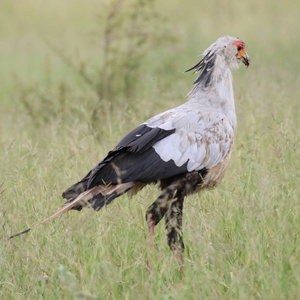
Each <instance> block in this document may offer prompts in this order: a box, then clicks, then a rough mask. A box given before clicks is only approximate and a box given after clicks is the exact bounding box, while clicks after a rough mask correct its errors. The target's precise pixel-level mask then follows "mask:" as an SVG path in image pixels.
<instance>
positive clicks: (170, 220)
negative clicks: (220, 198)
mask: <svg viewBox="0 0 300 300" xmlns="http://www.w3.org/2000/svg"><path fill="white" fill-rule="evenodd" d="M202 181H203V178H202V176H201V174H200V173H198V172H192V173H187V174H186V175H185V177H184V178H181V179H180V180H178V181H177V182H176V193H175V196H174V200H173V201H172V202H171V203H170V206H169V209H168V211H167V212H166V215H165V220H166V230H167V239H168V245H169V247H170V249H171V250H172V252H173V253H174V255H175V257H176V259H177V261H178V263H179V266H180V269H181V272H182V274H183V276H184V266H183V265H184V259H183V255H182V253H183V251H184V243H183V238H182V212H183V201H184V197H185V196H186V195H188V194H190V193H192V192H193V191H194V190H195V189H196V187H197V186H198V185H199V184H201V182H202Z"/></svg>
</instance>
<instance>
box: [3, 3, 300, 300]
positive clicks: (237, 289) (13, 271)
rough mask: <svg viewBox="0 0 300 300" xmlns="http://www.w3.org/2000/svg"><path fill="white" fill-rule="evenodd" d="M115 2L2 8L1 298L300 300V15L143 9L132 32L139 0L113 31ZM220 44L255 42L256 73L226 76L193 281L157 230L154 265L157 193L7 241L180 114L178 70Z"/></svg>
mask: <svg viewBox="0 0 300 300" xmlns="http://www.w3.org/2000/svg"><path fill="white" fill-rule="evenodd" d="M112 2H113V1H79V0H77V1H73V0H72V1H50V2H41V1H29V0H23V1H21V2H20V1H16V0H12V1H0V40H1V42H0V43H1V46H0V61H1V64H0V65H1V67H0V82H1V86H0V104H1V110H0V132H1V134H0V186H1V187H0V225H1V228H2V231H1V234H0V299H61V298H63V299H74V298H78V299H298V298H299V293H300V286H299V285H300V241H299V225H300V202H299V198H300V197H299V196H300V184H299V182H300V176H299V175H300V162H299V158H300V150H299V148H300V142H299V140H300V135H299V128H300V118H299V115H300V105H299V97H300V75H299V70H300V58H299V55H298V49H299V48H300V39H299V30H300V23H299V11H300V3H299V2H297V1H292V0H289V1H285V2H284V3H283V2H282V1H277V0H276V1H270V0H267V1H258V0H255V1H251V2H247V1H238V2H237V1H215V2H213V1H196V0H193V1H192V0H191V1H171V0H167V1H160V2H158V1H157V3H156V5H155V7H154V8H152V7H151V5H150V4H149V3H148V2H145V3H146V4H145V5H144V6H140V11H139V13H138V16H141V18H140V19H138V18H137V19H134V18H135V17H134V11H135V7H136V6H134V5H136V3H137V2H136V1H133V0H131V1H125V2H124V3H123V6H121V8H120V11H119V12H118V14H117V18H116V19H111V20H109V19H107V16H108V15H109V11H111V7H112V6H111V4H110V3H112ZM155 13H157V14H158V15H156V14H155ZM133 20H135V21H134V22H137V24H138V25H139V26H135V27H134V26H131V27H130V24H131V25H132V24H134V23H132V22H133ZM107 22H111V23H110V24H111V25H110V26H111V28H112V29H113V32H112V37H113V42H112V47H111V52H110V53H109V60H108V62H109V65H110V67H108V68H107V69H106V73H105V72H104V71H103V70H104V67H103V66H104V62H105V58H104V54H103V49H104V46H105V43H104V34H103V32H104V29H105V28H106V27H105V26H107ZM132 28H134V29H136V28H139V30H140V31H139V30H137V31H130V30H133V29H132ZM128 30H129V31H128ZM128 32H129V33H128ZM225 34H229V35H233V36H239V37H240V38H241V39H243V40H244V41H245V42H246V43H247V44H248V54H249V55H250V58H251V60H252V65H251V66H250V67H249V69H247V70H246V69H245V68H243V67H241V69H240V70H236V71H234V72H233V77H234V90H235V99H236V110H237V116H238V132H237V135H236V143H235V151H234V154H233V156H232V159H231V163H230V168H229V170H228V172H227V174H226V176H225V178H224V180H223V182H222V184H221V185H220V186H219V187H218V188H217V189H215V190H213V191H205V192H203V193H201V194H199V195H196V196H191V197H188V198H187V199H186V202H185V210H184V220H183V222H184V228H183V229H184V240H185V244H186V251H185V254H184V256H185V260H186V266H185V268H186V278H185V279H182V278H181V273H180V271H179V268H178V265H177V262H176V260H175V259H174V257H173V256H172V253H171V251H170V250H169V249H168V246H167V243H166V237H165V231H164V224H163V222H162V224H159V225H158V226H157V229H156V235H155V250H154V252H153V253H148V248H147V237H148V235H147V226H146V222H145V211H146V209H147V207H148V206H149V205H150V204H151V203H152V202H153V201H154V200H155V197H157V196H158V195H159V190H158V189H157V187H147V188H146V189H144V190H143V191H142V192H141V193H140V194H138V195H137V196H135V197H134V198H133V199H128V198H127V196H122V197H120V198H119V199H117V200H116V201H115V202H114V203H113V204H111V205H110V206H108V207H107V208H106V209H104V210H102V211H101V212H99V213H95V212H92V211H89V210H84V211H82V212H80V213H77V212H71V213H69V214H66V215H64V216H62V217H60V218H59V219H57V220H55V221H53V222H51V223H49V224H47V225H44V226H41V227H39V228H37V229H36V230H34V231H32V232H30V233H29V234H27V235H25V236H22V237H19V238H15V239H13V240H8V236H10V235H11V234H14V233H17V232H19V231H21V230H24V229H26V228H27V227H30V226H31V225H33V224H34V223H36V222H37V221H41V220H43V219H44V218H46V217H47V216H49V215H50V214H51V213H53V212H54V211H56V209H57V208H59V207H60V206H61V205H62V204H63V200H62V199H61V197H60V195H61V192H62V191H64V189H66V188H67V187H69V186H70V185H71V184H72V183H74V182H76V181H77V180H79V179H80V178H81V177H82V176H84V175H85V173H87V171H89V170H90V168H91V167H93V166H94V165H95V164H96V163H97V162H98V161H99V160H100V159H101V158H102V157H103V156H104V155H105V154H106V153H107V151H109V150H110V149H112V148H113V147H114V146H115V144H116V143H117V142H118V141H119V140H120V138H122V137H123V136H124V135H125V134H126V133H127V132H128V131H129V130H131V129H133V128H134V127H135V126H136V125H138V124H139V123H142V122H143V121H144V120H146V119H147V118H149V117H151V116H152V115H154V114H156V113H159V112H161V111H163V110H166V109H168V108H171V107H175V106H177V105H179V104H181V103H183V101H185V98H184V97H185V95H186V94H187V92H188V91H189V90H190V88H191V87H192V82H193V79H194V76H191V75H189V74H182V72H183V71H184V70H186V69H188V68H189V67H191V66H192V65H193V64H195V63H196V62H197V60H198V59H199V57H197V55H198V54H200V53H201V52H202V51H203V50H204V49H205V48H206V47H207V46H209V45H210V44H211V43H212V42H214V41H215V40H216V39H217V38H218V37H219V36H222V35H225ZM145 36H146V37H147V39H146V40H144V39H143V37H145ZM130 37H131V38H130ZM54 48H55V49H56V50H54ZM68 60H69V61H71V62H72V66H70V65H69V64H68ZM84 75H87V76H88V77H89V78H90V79H92V81H93V84H95V86H93V85H91V84H89V83H87V82H86V80H84V78H83V76H84ZM108 79H109V80H108ZM105 82H106V85H105ZM2 183H3V184H2ZM1 184H2V185H1ZM148 256H150V257H151V259H152V262H153V265H154V268H153V274H152V277H151V278H150V279H148V276H147V263H146V262H147V257H148ZM43 271H45V272H47V274H48V275H49V276H50V277H49V278H48V279H47V280H43V279H42V277H43Z"/></svg>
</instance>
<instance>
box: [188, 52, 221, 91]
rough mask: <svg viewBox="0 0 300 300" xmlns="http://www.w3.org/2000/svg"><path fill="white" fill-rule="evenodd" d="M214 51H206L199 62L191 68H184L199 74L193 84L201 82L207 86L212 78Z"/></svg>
mask: <svg viewBox="0 0 300 300" xmlns="http://www.w3.org/2000/svg"><path fill="white" fill-rule="evenodd" d="M215 59H216V55H215V53H212V52H208V53H207V54H206V55H205V56H204V57H203V58H202V59H201V60H200V62H199V63H197V64H196V65H195V66H193V67H192V68H190V69H188V70H186V71H185V72H189V71H193V70H194V73H199V72H200V74H199V76H198V77H197V79H196V80H195V82H194V84H197V83H198V84H202V85H203V86H204V87H207V86H209V84H210V83H211V79H212V73H213V70H214V66H215Z"/></svg>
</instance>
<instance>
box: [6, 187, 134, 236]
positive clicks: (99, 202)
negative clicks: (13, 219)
mask: <svg viewBox="0 0 300 300" xmlns="http://www.w3.org/2000/svg"><path fill="white" fill-rule="evenodd" d="M134 186H135V183H134V182H128V183H121V184H118V185H111V186H103V185H98V186H95V187H93V188H92V189H89V190H87V191H84V192H83V193H81V194H80V195H79V196H77V197H74V198H72V199H70V200H69V201H67V202H66V203H65V204H64V205H63V206H62V207H61V208H60V209H59V210H58V211H57V212H55V213H54V214H53V215H52V216H50V217H48V218H47V219H45V220H43V221H41V222H39V223H37V224H35V225H34V226H33V227H31V228H28V229H26V230H24V231H22V232H19V233H17V234H15V235H12V236H11V237H10V239H11V238H14V237H16V236H19V235H22V234H24V233H27V232H29V231H30V230H32V229H34V228H36V227H38V226H40V225H42V224H45V223H46V222H49V221H51V220H53V219H55V218H57V217H59V216H61V215H63V214H64V213H66V212H68V211H69V210H71V209H76V210H81V209H82V208H83V207H84V206H90V207H92V208H93V209H94V210H100V209H101V208H102V207H103V206H104V205H108V204H109V203H111V202H112V201H113V200H114V199H115V198H117V197H119V196H121V195H122V194H124V193H126V192H128V191H129V190H130V189H132V188H133V187H134Z"/></svg>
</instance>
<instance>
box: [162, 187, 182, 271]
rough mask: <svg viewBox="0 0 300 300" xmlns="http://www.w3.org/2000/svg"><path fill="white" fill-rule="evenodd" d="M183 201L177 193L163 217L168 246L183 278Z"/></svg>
mask: <svg viewBox="0 0 300 300" xmlns="http://www.w3.org/2000/svg"><path fill="white" fill-rule="evenodd" d="M183 200H184V196H183V195H181V193H179V192H177V193H176V198H175V200H174V201H173V202H172V203H171V205H170V208H169V209H168V211H167V213H166V215H165V219H166V230H167V239H168V245H169V247H170V249H171V250H172V252H173V253H174V256H175V257H176V259H177V261H178V263H179V266H180V269H181V271H182V274H183V276H184V267H183V265H184V259H183V255H182V253H183V251H184V243H183V238H182V211H183Z"/></svg>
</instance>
